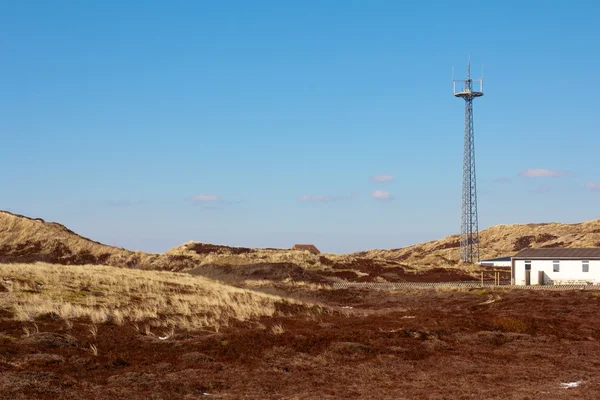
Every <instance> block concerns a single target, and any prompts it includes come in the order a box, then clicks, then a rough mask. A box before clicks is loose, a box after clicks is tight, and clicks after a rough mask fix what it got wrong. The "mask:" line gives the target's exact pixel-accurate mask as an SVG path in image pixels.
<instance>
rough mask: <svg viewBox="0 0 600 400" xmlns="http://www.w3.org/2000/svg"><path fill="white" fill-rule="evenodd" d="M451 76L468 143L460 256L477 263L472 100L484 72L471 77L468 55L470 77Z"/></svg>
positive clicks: (464, 165) (465, 146)
mask: <svg viewBox="0 0 600 400" xmlns="http://www.w3.org/2000/svg"><path fill="white" fill-rule="evenodd" d="M482 71H483V69H482ZM452 75H453V76H452V89H453V90H452V91H453V93H454V96H455V97H461V98H463V99H464V100H465V143H464V158H463V183H462V218H461V224H460V256H461V260H462V261H464V262H467V263H474V262H478V261H479V223H478V221H477V185H476V179H475V134H474V132H473V99H475V98H476V97H481V96H483V72H482V74H481V75H482V77H481V78H477V79H472V78H471V59H470V57H469V63H468V65H467V79H465V80H455V79H454V73H453V74H452ZM457 82H458V83H459V91H457V87H456V83H457ZM473 82H479V91H475V90H474V88H473ZM461 86H462V87H461Z"/></svg>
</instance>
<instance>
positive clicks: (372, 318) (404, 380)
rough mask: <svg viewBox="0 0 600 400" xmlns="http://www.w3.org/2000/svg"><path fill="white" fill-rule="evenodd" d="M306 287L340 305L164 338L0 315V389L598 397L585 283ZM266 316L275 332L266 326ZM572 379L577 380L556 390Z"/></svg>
mask: <svg viewBox="0 0 600 400" xmlns="http://www.w3.org/2000/svg"><path fill="white" fill-rule="evenodd" d="M319 296H320V300H321V301H322V302H324V303H326V304H330V305H332V306H334V307H336V308H337V309H338V310H339V311H340V313H338V314H335V313H329V314H320V315H319V314H314V315H308V316H306V315H305V316H302V317H294V316H290V317H282V318H276V319H272V318H271V319H263V320H261V321H260V324H258V323H246V324H239V325H237V326H232V327H230V328H228V329H226V330H224V331H222V332H220V333H214V332H212V333H211V332H193V333H179V334H176V335H175V336H174V337H172V338H169V339H167V340H164V341H163V340H159V339H158V338H156V337H152V336H145V335H144V334H143V333H140V332H138V331H137V330H136V329H135V328H134V327H133V325H125V326H115V325H110V324H109V325H100V326H99V327H98V333H97V337H96V338H95V339H94V337H93V336H92V334H91V333H90V331H89V330H88V324H87V323H85V322H84V321H80V322H75V323H74V326H73V327H72V328H69V327H68V326H67V325H66V324H65V323H64V322H63V321H60V320H53V319H52V318H51V317H48V318H45V319H43V320H39V321H37V326H38V328H39V332H40V333H34V334H31V335H30V336H29V337H24V331H23V327H24V326H28V327H29V328H30V329H33V325H32V324H27V325H24V324H23V323H18V322H12V321H10V320H9V318H10V315H9V314H8V313H7V312H6V311H4V312H2V311H0V398H3V399H12V400H17V399H145V400H147V399H182V398H186V399H188V398H189V399H195V398H209V399H211V398H212V399H219V398H221V399H328V398H331V399H333V398H335V399H356V398H361V399H363V398H364V399H574V398H577V399H598V398H600V375H599V374H598V372H599V371H600V346H599V339H600V313H599V312H598V311H599V306H600V297H599V296H598V292H591V291H573V292H530V291H513V292H501V291H497V292H486V291H481V290H472V291H468V292H435V291H431V290H421V291H413V292H405V293H397V294H392V293H389V292H382V291H359V290H339V291H322V292H320V294H319ZM342 307H352V308H342ZM290 313H293V311H292V310H290ZM343 313H347V315H344V314H343ZM275 324H281V326H282V327H283V333H281V334H274V333H273V332H272V330H271V327H272V326H273V325H275ZM156 333H157V334H158V333H160V332H156ZM90 343H96V344H97V348H98V356H94V355H93V354H91V352H90V350H89V344H90ZM573 381H580V382H581V384H580V386H579V387H577V388H573V389H563V388H561V387H560V383H561V382H573ZM204 393H208V395H207V396H203V394H204Z"/></svg>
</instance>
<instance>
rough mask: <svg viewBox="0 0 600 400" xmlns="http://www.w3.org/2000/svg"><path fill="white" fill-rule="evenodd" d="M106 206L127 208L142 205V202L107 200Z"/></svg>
mask: <svg viewBox="0 0 600 400" xmlns="http://www.w3.org/2000/svg"><path fill="white" fill-rule="evenodd" d="M106 204H108V205H109V206H113V207H129V206H137V205H140V204H144V202H143V201H142V200H109V201H107V202H106Z"/></svg>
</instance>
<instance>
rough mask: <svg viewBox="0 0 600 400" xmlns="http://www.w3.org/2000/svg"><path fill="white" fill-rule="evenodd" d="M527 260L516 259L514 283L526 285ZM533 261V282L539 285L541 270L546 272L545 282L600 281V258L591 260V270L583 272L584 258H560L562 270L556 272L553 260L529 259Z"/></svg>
mask: <svg viewBox="0 0 600 400" xmlns="http://www.w3.org/2000/svg"><path fill="white" fill-rule="evenodd" d="M525 261H526V260H515V266H514V279H515V281H514V284H515V285H525ZM527 261H531V284H532V285H539V284H541V282H539V275H540V274H539V271H543V273H544V281H545V282H544V283H546V284H548V283H549V282H548V281H549V280H552V281H559V280H581V281H588V282H595V283H600V260H589V264H590V268H589V272H583V267H582V261H583V260H559V266H560V270H559V272H554V265H553V260H535V259H532V260H527Z"/></svg>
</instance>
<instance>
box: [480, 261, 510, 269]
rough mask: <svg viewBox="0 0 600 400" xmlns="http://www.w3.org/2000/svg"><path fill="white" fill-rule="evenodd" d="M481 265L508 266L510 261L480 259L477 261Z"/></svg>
mask: <svg viewBox="0 0 600 400" xmlns="http://www.w3.org/2000/svg"><path fill="white" fill-rule="evenodd" d="M479 265H481V266H482V267H507V268H510V266H511V261H482V262H480V263H479Z"/></svg>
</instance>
